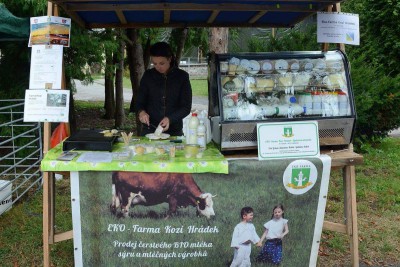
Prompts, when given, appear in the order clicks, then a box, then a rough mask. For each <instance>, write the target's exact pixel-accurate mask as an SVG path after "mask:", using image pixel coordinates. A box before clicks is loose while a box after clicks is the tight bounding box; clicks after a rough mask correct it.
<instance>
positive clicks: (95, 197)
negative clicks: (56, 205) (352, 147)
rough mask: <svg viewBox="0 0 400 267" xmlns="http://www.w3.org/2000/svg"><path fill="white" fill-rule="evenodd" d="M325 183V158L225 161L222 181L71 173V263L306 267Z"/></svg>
mask: <svg viewBox="0 0 400 267" xmlns="http://www.w3.org/2000/svg"><path fill="white" fill-rule="evenodd" d="M329 175H330V158H329V157H327V156H321V157H320V158H304V159H285V160H268V161H258V160H254V159H253V160H246V159H238V160H232V161H229V174H217V173H201V174H195V173H193V174H189V173H139V172H110V171H105V172H98V171H97V172H89V171H88V172H72V175H71V192H72V193H71V194H72V210H73V212H72V215H73V226H74V231H73V232H74V251H75V265H76V266H174V267H175V266H182V267H183V266H185V267H186V266H207V267H212V266H234V265H235V264H236V262H237V261H238V259H239V257H242V256H243V257H244V258H247V260H248V261H250V262H251V265H252V266H269V265H270V264H281V265H282V266H315V265H316V261H317V254H318V247H319V241H320V236H321V232H322V224H323V220H324V212H325V204H326V195H327V192H328V184H329ZM244 207H245V209H242V208H244ZM249 207H250V208H251V214H250V215H251V218H250V217H248V216H250V215H246V216H247V217H246V216H243V214H241V212H243V210H246V209H248V208H249ZM276 207H279V208H276ZM277 211H278V212H277ZM247 213H248V212H247ZM247 213H246V214H247ZM278 213H279V214H278ZM276 216H281V217H282V219H283V220H282V221H283V222H284V228H282V229H284V230H278V234H277V235H276V236H273V238H270V237H269V236H271V233H272V232H273V231H274V230H273V227H275V226H271V228H270V226H269V225H270V224H269V223H270V222H269V221H272V220H275V221H276V218H277V217H276ZM243 218H247V219H246V220H247V221H244V219H243ZM241 222H242V223H243V222H245V223H244V224H243V225H245V226H246V227H247V228H246V227H245V228H246V230H245V231H247V230H248V229H251V233H252V235H251V236H250V235H249V234H248V233H249V232H246V233H247V234H245V237H243V236H242V237H240V236H239V235H238V233H239V232H240V231H241V230H240V229H244V228H243V227H242V226H243V225H242V224H240V223H241ZM236 226H240V227H242V228H240V227H239V228H237V227H236ZM249 226H251V228H249ZM238 229H239V230H238ZM277 229H280V228H277ZM268 232H269V234H268ZM264 235H265V236H264ZM265 237H266V238H265ZM260 238H261V239H263V241H260ZM234 244H238V245H234ZM239 251H240V252H241V253H238V252H239ZM271 251H272V252H271ZM243 252H245V253H243ZM234 257H235V258H234ZM233 259H235V261H234V262H233V263H232V260H233ZM231 264H232V265H231ZM237 266H240V265H237Z"/></svg>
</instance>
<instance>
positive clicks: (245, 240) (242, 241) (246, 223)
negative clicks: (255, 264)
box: [231, 207, 260, 267]
mask: <svg viewBox="0 0 400 267" xmlns="http://www.w3.org/2000/svg"><path fill="white" fill-rule="evenodd" d="M253 216H254V214H253V209H252V208H251V207H244V208H242V210H241V211H240V217H241V219H242V221H241V222H240V223H238V224H237V225H236V227H235V229H234V231H233V234H232V242H231V247H233V248H235V251H234V256H233V261H232V263H231V267H235V266H238V267H248V266H251V262H250V254H251V243H254V244H255V243H257V242H259V241H260V237H259V236H258V235H257V233H256V229H255V227H254V225H253V223H252V221H253Z"/></svg>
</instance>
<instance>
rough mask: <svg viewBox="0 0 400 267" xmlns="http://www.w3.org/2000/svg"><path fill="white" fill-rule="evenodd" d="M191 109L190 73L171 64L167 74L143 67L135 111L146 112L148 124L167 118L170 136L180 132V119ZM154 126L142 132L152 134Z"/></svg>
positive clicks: (154, 123)
mask: <svg viewBox="0 0 400 267" xmlns="http://www.w3.org/2000/svg"><path fill="white" fill-rule="evenodd" d="M191 108H192V87H191V86H190V81H189V74H188V73H187V72H185V71H183V70H181V69H179V68H176V67H172V69H171V70H170V71H169V72H168V73H167V74H166V75H164V74H161V73H159V72H158V71H157V70H156V69H154V68H153V69H149V70H146V71H145V73H144V74H143V77H142V80H141V81H140V88H139V92H138V98H137V101H136V114H139V112H140V111H142V110H144V111H146V112H147V113H148V114H149V116H150V123H151V124H153V125H155V126H157V125H158V124H159V123H160V121H161V120H162V119H163V118H164V117H168V118H169V122H170V125H169V129H168V131H167V132H166V133H169V134H170V135H182V134H183V133H182V126H183V124H182V119H183V118H185V117H186V116H187V115H188V114H189V113H190V109H191ZM154 130H155V129H154V128H150V129H148V128H147V126H145V127H144V128H143V131H142V132H141V134H142V135H144V134H146V133H153V132H154Z"/></svg>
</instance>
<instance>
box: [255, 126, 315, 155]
mask: <svg viewBox="0 0 400 267" xmlns="http://www.w3.org/2000/svg"><path fill="white" fill-rule="evenodd" d="M257 139H258V159H259V160H266V159H278V158H297V157H318V156H319V154H320V151H319V136H318V122H316V121H302V122H290V123H279V122H277V123H258V124H257Z"/></svg>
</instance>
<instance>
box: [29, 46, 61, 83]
mask: <svg viewBox="0 0 400 267" xmlns="http://www.w3.org/2000/svg"><path fill="white" fill-rule="evenodd" d="M62 60H63V46H62V45H34V46H32V55H31V72H30V77H29V89H61V78H62Z"/></svg>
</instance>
